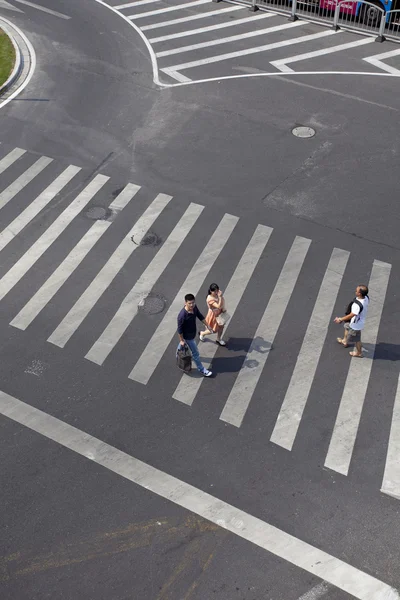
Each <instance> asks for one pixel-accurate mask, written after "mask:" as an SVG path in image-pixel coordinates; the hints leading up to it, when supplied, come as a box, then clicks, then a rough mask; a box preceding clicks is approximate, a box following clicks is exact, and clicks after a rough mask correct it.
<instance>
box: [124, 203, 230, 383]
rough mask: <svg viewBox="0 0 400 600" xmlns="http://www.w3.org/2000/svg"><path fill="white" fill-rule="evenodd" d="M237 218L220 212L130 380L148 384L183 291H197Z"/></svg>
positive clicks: (172, 331)
mask: <svg viewBox="0 0 400 600" xmlns="http://www.w3.org/2000/svg"><path fill="white" fill-rule="evenodd" d="M238 220H239V219H238V217H234V216H233V215H228V214H226V215H224V217H223V218H222V220H221V221H220V223H219V225H218V227H217V228H216V230H215V231H214V233H213V235H212V236H211V239H210V241H209V242H208V244H207V246H206V247H205V249H204V250H203V252H202V253H201V254H200V256H199V257H198V259H197V261H196V263H195V265H194V267H193V268H192V270H191V271H190V273H189V275H188V276H187V277H186V279H185V282H184V283H183V285H182V287H181V289H180V290H179V292H178V293H177V295H176V297H175V299H174V300H173V302H172V304H171V306H170V307H169V309H168V311H167V313H166V315H165V316H164V318H163V320H162V321H161V323H160V324H159V326H158V327H157V329H156V331H155V333H154V334H153V336H152V338H151V340H150V341H149V343H148V344H147V346H146V348H145V349H144V351H143V352H142V354H141V356H140V358H139V360H138V361H137V363H136V365H135V366H134V368H133V369H132V371H131V373H130V374H129V378H130V379H134V380H135V381H138V382H139V383H143V384H147V383H148V381H149V379H150V377H151V376H152V374H153V373H154V371H155V369H156V367H157V365H158V363H159V362H160V360H161V358H162V356H163V354H164V352H165V351H166V350H167V348H168V345H169V343H170V342H171V340H172V338H173V336H174V334H175V333H176V319H177V316H178V313H179V311H180V310H181V308H182V307H183V304H184V296H185V294H187V293H189V292H190V293H191V294H194V295H196V294H197V292H198V291H199V289H200V287H201V285H202V284H203V282H204V280H205V278H206V277H207V275H208V273H209V272H210V270H211V268H212V266H213V264H214V263H215V261H216V260H217V258H218V256H219V255H220V253H221V251H222V249H223V247H224V246H225V244H226V242H227V241H228V239H229V237H230V235H231V233H232V231H233V230H234V228H235V226H236V224H237V222H238ZM177 339H178V338H177ZM177 343H178V342H177Z"/></svg>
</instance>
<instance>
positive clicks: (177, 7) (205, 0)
mask: <svg viewBox="0 0 400 600" xmlns="http://www.w3.org/2000/svg"><path fill="white" fill-rule="evenodd" d="M209 1H210V0H192V2H186V3H185V4H176V5H175V6H168V7H167V8H158V9H156V10H149V11H147V12H144V13H138V14H136V15H128V19H132V21H136V20H137V19H144V18H147V17H153V16H154V15H161V14H163V13H166V12H172V11H175V10H182V9H183V8H192V7H193V6H199V5H200V4H208V2H209Z"/></svg>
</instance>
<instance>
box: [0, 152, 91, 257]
mask: <svg viewBox="0 0 400 600" xmlns="http://www.w3.org/2000/svg"><path fill="white" fill-rule="evenodd" d="M23 152H25V150H24V151H23ZM80 170H81V169H80V167H75V166H74V165H69V167H67V168H66V169H65V170H64V171H63V172H62V173H61V174H60V175H59V176H58V177H57V178H56V179H55V180H54V181H52V183H51V184H50V185H49V186H48V187H47V188H46V189H45V190H44V191H43V192H42V193H41V194H39V196H38V197H37V198H36V199H35V200H34V201H33V202H31V204H29V205H28V206H27V207H26V208H25V209H24V210H23V211H22V212H21V213H20V214H19V215H18V216H17V217H15V219H14V220H13V221H12V222H11V223H10V224H9V225H7V227H5V228H4V229H3V231H2V232H0V252H1V251H2V250H3V249H4V248H5V247H6V246H7V244H9V243H10V242H11V241H12V240H13V239H14V238H15V237H16V236H17V235H18V234H19V233H21V231H22V230H23V228H24V227H26V226H27V225H28V224H29V223H30V222H31V221H32V219H34V218H35V217H36V215H37V214H38V213H39V212H40V211H41V210H42V209H43V208H44V207H45V206H47V205H48V204H49V202H51V201H52V200H53V199H54V198H55V196H57V194H59V193H60V192H61V190H62V189H63V188H64V187H65V186H66V185H67V184H68V183H69V182H70V181H71V179H73V177H75V175H76V174H77V173H79V171H80Z"/></svg>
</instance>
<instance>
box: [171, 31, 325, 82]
mask: <svg viewBox="0 0 400 600" xmlns="http://www.w3.org/2000/svg"><path fill="white" fill-rule="evenodd" d="M296 23H297V22H295V23H289V25H292V26H293V25H296ZM335 34H336V32H335V31H320V32H319V33H312V34H311V35H303V36H301V37H297V38H291V39H289V40H281V41H280V42H274V43H272V44H265V45H263V46H257V47H254V48H246V49H243V50H235V51H234V52H227V53H225V54H217V55H214V56H209V57H208V58H202V59H198V60H192V61H190V62H186V63H181V64H179V65H172V66H170V67H166V68H164V69H161V71H163V72H164V73H166V74H168V75H171V73H176V72H179V71H182V70H184V69H193V68H194V67H201V66H203V65H209V64H211V63H216V62H221V61H224V60H229V59H231V58H238V57H239V56H248V55H249V54H258V53H259V52H266V51H267V50H275V49H276V48H284V47H285V46H293V45H294V44H301V43H304V42H309V41H311V40H316V39H320V38H323V37H328V36H330V35H335ZM171 76H173V75H171ZM189 81H190V80H189Z"/></svg>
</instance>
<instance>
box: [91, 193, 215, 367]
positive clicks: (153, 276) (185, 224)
mask: <svg viewBox="0 0 400 600" xmlns="http://www.w3.org/2000/svg"><path fill="white" fill-rule="evenodd" d="M203 209H204V206H200V205H199V204H190V205H189V207H188V209H187V210H186V212H185V214H184V215H183V217H182V218H181V219H180V221H179V223H177V225H176V226H175V227H174V229H173V231H172V232H171V234H170V235H169V236H168V238H167V240H166V241H165V243H164V244H163V246H162V247H161V248H160V250H159V251H158V252H157V254H156V255H155V257H154V258H153V260H152V261H151V263H150V264H149V266H148V267H147V269H146V270H145V271H144V273H143V275H141V277H140V278H139V279H138V280H137V282H136V283H135V285H134V286H133V288H132V289H131V290H130V292H129V293H128V294H127V295H126V297H125V298H124V300H123V302H122V304H121V306H120V307H119V309H118V310H117V312H116V313H115V315H114V317H113V318H112V319H111V321H110V323H109V324H108V325H107V327H106V328H105V330H104V331H103V333H102V334H101V336H100V337H99V339H98V340H97V341H96V342H95V343H94V344H93V346H92V347H91V348H90V350H89V352H88V353H87V354H86V356H85V358H87V359H88V360H91V361H92V362H94V363H96V364H98V365H102V364H103V362H104V361H105V359H106V358H107V356H108V355H109V354H110V352H111V351H112V349H113V348H114V347H115V346H116V344H117V343H118V342H119V340H120V339H121V337H122V336H123V334H124V333H125V331H126V330H127V328H128V327H129V325H130V324H131V322H132V321H133V319H134V318H135V317H136V315H137V313H138V305H139V302H140V301H141V300H142V299H143V298H145V297H146V296H147V295H148V294H149V293H150V292H151V290H152V288H153V287H154V285H155V284H156V283H157V280H158V279H159V277H160V275H161V274H162V273H163V271H164V270H165V269H166V267H167V266H168V264H169V263H170V262H171V260H172V258H173V257H174V256H175V254H176V252H177V251H178V250H179V248H180V246H181V244H182V242H183V241H184V240H185V238H186V236H187V235H188V234H189V233H190V231H191V229H192V227H193V226H194V225H195V223H196V221H197V219H198V218H199V216H200V214H201V213H202V211H203Z"/></svg>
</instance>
